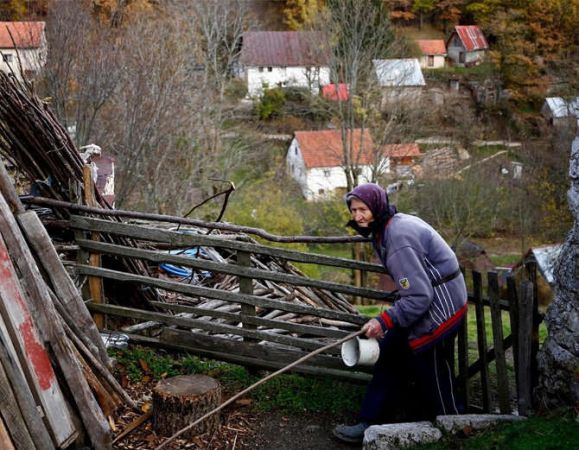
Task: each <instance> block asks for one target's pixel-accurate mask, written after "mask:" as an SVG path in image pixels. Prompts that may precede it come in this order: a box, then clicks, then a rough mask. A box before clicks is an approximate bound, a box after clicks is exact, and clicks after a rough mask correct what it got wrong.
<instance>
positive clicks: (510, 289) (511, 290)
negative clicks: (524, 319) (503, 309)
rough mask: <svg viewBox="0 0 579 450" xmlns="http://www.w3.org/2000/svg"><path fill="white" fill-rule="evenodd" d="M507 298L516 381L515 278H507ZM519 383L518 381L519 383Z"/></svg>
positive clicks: (517, 374) (516, 311)
mask: <svg viewBox="0 0 579 450" xmlns="http://www.w3.org/2000/svg"><path fill="white" fill-rule="evenodd" d="M507 297H508V301H509V322H510V324H511V336H512V339H513V361H514V362H515V380H518V377H519V365H518V364H517V361H518V360H519V357H518V351H519V340H518V339H519V299H518V297H517V284H516V282H515V278H514V277H513V276H511V275H508V276H507ZM517 382H518V381H517Z"/></svg>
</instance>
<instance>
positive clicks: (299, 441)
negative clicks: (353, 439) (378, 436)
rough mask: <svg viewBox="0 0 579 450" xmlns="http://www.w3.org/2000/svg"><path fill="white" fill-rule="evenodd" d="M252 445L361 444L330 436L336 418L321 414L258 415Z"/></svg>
mask: <svg viewBox="0 0 579 450" xmlns="http://www.w3.org/2000/svg"><path fill="white" fill-rule="evenodd" d="M257 420H258V423H256V426H255V428H254V430H255V434H254V436H253V442H252V446H253V449H255V450H270V449H276V450H326V449H333V450H354V449H356V450H358V449H361V448H362V446H361V445H358V446H353V445H348V444H345V443H342V442H340V441H338V440H337V439H335V438H334V437H333V436H332V429H333V428H334V426H335V425H336V420H335V419H333V418H332V417H326V416H323V415H320V414H304V415H291V416H289V415H283V414H280V413H276V412H274V413H266V414H263V415H260V416H258V417H257Z"/></svg>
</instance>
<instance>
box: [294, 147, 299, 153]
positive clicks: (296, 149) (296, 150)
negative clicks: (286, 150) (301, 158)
mask: <svg viewBox="0 0 579 450" xmlns="http://www.w3.org/2000/svg"><path fill="white" fill-rule="evenodd" d="M294 151H295V152H296V155H297V154H298V148H297V147H295V148H294Z"/></svg>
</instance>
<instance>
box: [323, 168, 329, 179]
mask: <svg viewBox="0 0 579 450" xmlns="http://www.w3.org/2000/svg"><path fill="white" fill-rule="evenodd" d="M324 176H325V177H326V178H329V176H330V170H329V169H324Z"/></svg>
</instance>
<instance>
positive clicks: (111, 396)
mask: <svg viewBox="0 0 579 450" xmlns="http://www.w3.org/2000/svg"><path fill="white" fill-rule="evenodd" d="M121 404H129V405H130V406H132V407H134V408H136V405H135V404H134V402H133V401H132V400H131V399H130V397H129V396H128V395H127V394H126V393H125V392H124V390H123V389H122V387H121V386H120V385H119V384H118V382H117V381H116V379H115V378H114V377H113V375H112V374H111V372H110V361H109V358H108V356H107V352H106V348H105V346H104V343H103V340H102V338H101V336H100V334H99V332H98V330H97V328H96V326H95V323H94V321H93V320H92V317H91V316H90V314H89V313H88V310H87V309H86V307H85V305H84V302H83V300H82V298H81V296H80V293H79V292H78V290H77V289H76V287H75V285H74V283H73V282H72V280H71V279H70V277H69V276H68V273H67V272H66V270H65V268H64V266H63V265H62V263H61V261H60V260H59V257H58V255H57V253H56V251H55V249H54V247H53V245H52V242H51V240H50V237H49V236H48V234H47V232H46V230H45V228H44V226H43V225H42V223H41V222H40V220H39V219H38V217H37V215H36V213H34V212H33V211H25V210H24V208H23V206H22V204H21V203H20V201H19V199H18V197H17V195H16V191H15V189H14V187H13V186H12V184H11V181H10V179H9V178H8V174H7V173H6V170H5V169H4V166H3V165H2V164H0V448H2V449H17V450H29V449H55V448H67V447H69V446H71V445H72V444H74V443H78V442H79V441H80V442H81V443H82V442H83V441H85V440H87V438H88V441H89V442H90V445H91V448H95V449H110V448H111V446H112V443H111V429H110V426H109V422H108V420H107V416H110V415H111V414H112V413H113V411H114V410H115V409H116V408H117V407H118V406H120V405H121Z"/></svg>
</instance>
